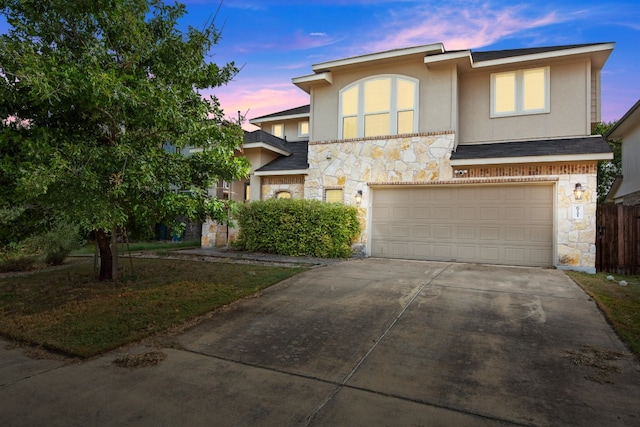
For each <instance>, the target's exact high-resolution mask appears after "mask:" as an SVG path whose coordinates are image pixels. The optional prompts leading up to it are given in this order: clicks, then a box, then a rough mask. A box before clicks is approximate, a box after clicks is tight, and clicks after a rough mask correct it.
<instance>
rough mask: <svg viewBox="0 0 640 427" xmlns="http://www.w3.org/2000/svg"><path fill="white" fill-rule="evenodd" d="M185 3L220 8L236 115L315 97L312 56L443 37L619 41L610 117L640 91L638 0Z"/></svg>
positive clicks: (609, 92) (209, 11) (454, 41)
mask: <svg viewBox="0 0 640 427" xmlns="http://www.w3.org/2000/svg"><path fill="white" fill-rule="evenodd" d="M165 1H168V2H170V1H172V0H165ZM182 2H183V3H185V4H186V6H187V10H188V12H189V13H188V15H187V16H186V17H185V18H184V19H183V20H182V21H181V25H184V26H185V27H186V25H192V26H194V27H196V28H199V27H202V25H203V24H204V22H205V21H207V20H208V19H210V18H211V17H212V16H214V15H215V14H216V11H217V16H216V25H217V26H218V27H220V28H222V39H221V40H220V42H219V44H218V45H217V46H214V48H213V50H212V52H211V60H212V61H214V62H216V63H219V64H222V63H226V62H229V61H234V62H235V63H236V65H238V66H240V67H242V70H241V71H240V73H239V74H238V75H237V76H236V77H235V78H234V80H233V81H232V82H231V83H230V84H229V85H227V86H224V87H221V88H216V89H215V90H213V91H212V92H213V93H214V94H215V95H216V96H217V97H218V98H219V99H220V102H221V105H222V108H223V109H224V111H225V113H226V115H227V116H229V117H236V116H237V111H241V112H242V113H243V114H245V113H246V117H247V118H248V119H251V118H254V117H258V116H261V115H264V114H269V113H273V112H277V111H281V110H284V109H287V108H292V107H297V106H300V105H304V104H307V103H308V102H309V97H308V95H307V94H306V93H305V92H303V91H302V90H300V89H298V88H297V87H296V86H294V85H293V84H292V83H291V79H292V78H293V77H299V76H303V75H307V74H311V65H312V64H315V63H318V62H324V61H328V60H333V59H340V58H345V57H350V56H354V55H361V54H365V53H373V52H379V51H383V50H389V49H397V48H403V47H410V46H418V45H424V44H430V43H437V42H442V43H444V45H445V48H446V49H447V50H454V49H476V50H495V49H514V48H525V47H536V46H553V45H564V44H580V43H595V42H610V41H613V42H616V48H615V50H614V52H613V54H612V55H611V57H610V58H609V61H608V62H607V64H606V65H605V68H604V70H603V74H602V110H603V114H602V119H603V120H604V121H613V120H616V119H619V118H620V117H622V115H623V114H624V113H625V112H626V111H627V110H628V109H629V108H630V107H631V106H632V105H633V104H634V103H635V102H636V101H637V100H638V99H640V71H639V70H640V2H638V1H637V0H623V1H619V2H618V1H616V2H607V1H594V0H564V1H557V2H545V1H541V0H537V1H533V0H531V1H525V2H521V3H516V2H513V1H509V0H479V1H477V0H449V1H446V2H445V1H442V0H396V1H383V0H382V1H381V0H224V1H223V2H222V5H221V6H220V0H182ZM218 8H219V10H218ZM2 30H6V23H2V24H1V25H0V31H2ZM245 128H247V129H251V128H253V127H252V126H250V125H246V126H245Z"/></svg>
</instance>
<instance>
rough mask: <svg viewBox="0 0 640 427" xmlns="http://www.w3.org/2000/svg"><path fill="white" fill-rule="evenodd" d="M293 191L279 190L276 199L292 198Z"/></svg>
mask: <svg viewBox="0 0 640 427" xmlns="http://www.w3.org/2000/svg"><path fill="white" fill-rule="evenodd" d="M290 198H291V193H289V192H288V191H279V192H277V193H276V199H290Z"/></svg>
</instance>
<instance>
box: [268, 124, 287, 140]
mask: <svg viewBox="0 0 640 427" xmlns="http://www.w3.org/2000/svg"><path fill="white" fill-rule="evenodd" d="M271 135H273V136H277V137H278V138H284V125H283V124H282V123H278V124H275V125H273V126H271Z"/></svg>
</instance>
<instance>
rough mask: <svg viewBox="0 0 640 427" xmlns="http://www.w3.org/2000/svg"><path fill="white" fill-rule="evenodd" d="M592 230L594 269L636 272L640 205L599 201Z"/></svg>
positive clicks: (638, 270) (639, 254)
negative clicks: (594, 248) (601, 203)
mask: <svg viewBox="0 0 640 427" xmlns="http://www.w3.org/2000/svg"><path fill="white" fill-rule="evenodd" d="M596 230H597V236H596V270H597V271H603V272H607V273H617V274H640V206H622V205H614V204H603V205H599V206H598V210H597V218H596Z"/></svg>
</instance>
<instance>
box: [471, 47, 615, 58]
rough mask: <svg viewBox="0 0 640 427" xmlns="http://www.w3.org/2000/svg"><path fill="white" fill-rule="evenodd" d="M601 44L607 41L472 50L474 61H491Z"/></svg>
mask: <svg viewBox="0 0 640 427" xmlns="http://www.w3.org/2000/svg"><path fill="white" fill-rule="evenodd" d="M599 44H606V43H585V44H573V45H565V46H547V47H532V48H525V49H506V50H491V51H485V52H475V51H471V56H472V58H473V61H474V62H482V61H491V60H493V59H503V58H511V57H513V56H523V55H534V54H536V53H546V52H553V51H557V50H566V49H574V48H579V47H586V46H597V45H599Z"/></svg>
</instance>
